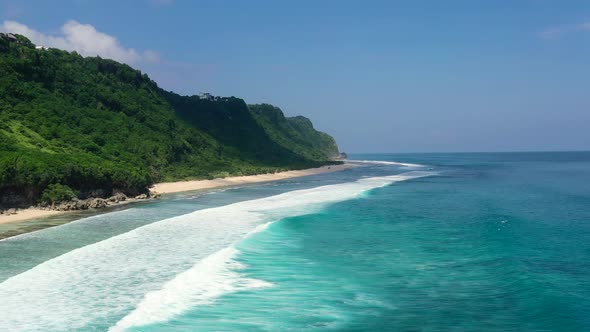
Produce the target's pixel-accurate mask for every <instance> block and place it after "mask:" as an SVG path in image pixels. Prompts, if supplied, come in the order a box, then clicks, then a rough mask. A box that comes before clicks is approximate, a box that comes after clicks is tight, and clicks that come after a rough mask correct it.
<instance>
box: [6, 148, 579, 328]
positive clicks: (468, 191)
mask: <svg viewBox="0 0 590 332" xmlns="http://www.w3.org/2000/svg"><path fill="white" fill-rule="evenodd" d="M349 157H350V159H353V160H356V162H355V163H356V164H357V165H358V167H356V168H353V169H349V170H346V171H342V172H336V173H330V174H322V175H317V176H309V177H305V178H295V179H289V180H284V181H279V182H272V183H267V184H257V185H251V186H245V187H241V188H234V189H225V190H212V191H205V192H192V193H190V192H189V193H183V194H176V195H171V196H168V197H166V198H164V199H161V200H158V201H152V202H149V203H146V204H140V205H136V206H132V207H130V208H127V209H124V210H119V211H113V212H109V213H105V214H99V215H95V216H89V217H84V218H82V219H79V220H76V221H74V222H71V223H67V224H63V225H59V226H56V227H52V228H46V229H42V230H38V231H35V232H32V233H27V234H23V235H19V236H16V237H12V238H8V239H5V240H0V331H146V332H148V331H590V152H545V153H540V152H539V153H460V154H457V153H455V154H370V155H369V154H364V155H361V154H359V155H350V156H349Z"/></svg>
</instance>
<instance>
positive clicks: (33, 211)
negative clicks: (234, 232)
mask: <svg viewBox="0 0 590 332" xmlns="http://www.w3.org/2000/svg"><path fill="white" fill-rule="evenodd" d="M353 167H355V166H354V165H351V164H346V163H345V164H342V165H328V166H322V167H318V168H308V169H303V170H293V171H285V172H279V173H266V174H257V175H246V176H232V177H227V178H218V179H213V180H189V181H177V182H162V183H156V184H154V185H153V186H151V187H150V188H149V190H150V192H151V193H152V194H172V193H179V192H184V191H197V190H204V189H215V188H223V187H233V186H240V185H246V184H253V183H264V182H271V181H278V180H283V179H290V178H296V177H302V176H309V175H317V174H325V173H332V172H338V171H343V170H346V169H350V168H353ZM134 201H139V200H134V199H130V200H128V201H125V202H121V203H122V204H121V203H120V204H116V205H110V206H119V205H126V204H128V203H132V202H134ZM141 201H144V200H141ZM93 210H94V211H100V210H102V209H93ZM76 211H77V210H73V211H56V210H44V209H41V208H36V207H30V208H27V209H19V210H17V212H16V214H0V224H17V223H20V222H26V221H30V220H36V219H44V218H48V217H53V216H56V215H62V214H67V213H71V212H76ZM87 211H92V210H87Z"/></svg>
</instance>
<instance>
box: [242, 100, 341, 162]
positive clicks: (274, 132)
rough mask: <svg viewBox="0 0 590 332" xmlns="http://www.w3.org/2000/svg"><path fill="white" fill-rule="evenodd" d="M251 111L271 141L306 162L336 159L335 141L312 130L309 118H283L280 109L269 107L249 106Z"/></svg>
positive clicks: (336, 148)
mask: <svg viewBox="0 0 590 332" xmlns="http://www.w3.org/2000/svg"><path fill="white" fill-rule="evenodd" d="M250 110H251V111H252V113H253V114H254V117H255V118H256V119H257V121H258V122H259V123H260V124H261V125H262V127H263V128H264V130H265V131H266V133H267V134H268V136H269V137H271V138H272V140H274V141H275V142H277V143H279V144H280V145H281V146H282V147H284V148H285V149H287V150H289V151H291V152H293V153H295V154H297V155H298V156H300V157H302V158H305V159H309V160H326V159H333V158H337V157H338V155H339V152H338V146H337V145H336V141H334V139H333V138H332V137H331V136H330V135H328V134H326V133H323V132H320V131H317V130H315V129H314V128H313V124H312V123H311V121H310V120H309V119H308V118H306V117H304V116H296V117H291V118H288V117H285V115H284V114H283V111H281V109H280V108H278V107H275V106H273V105H269V104H260V105H250Z"/></svg>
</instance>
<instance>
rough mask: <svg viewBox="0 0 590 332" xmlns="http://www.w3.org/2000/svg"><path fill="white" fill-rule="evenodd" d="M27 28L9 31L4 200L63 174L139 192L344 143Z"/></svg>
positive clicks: (1, 126)
mask: <svg viewBox="0 0 590 332" xmlns="http://www.w3.org/2000/svg"><path fill="white" fill-rule="evenodd" d="M18 38H19V40H18V42H7V41H6V40H0V73H2V75H0V205H1V204H5V205H6V204H13V202H11V201H13V200H21V201H23V202H26V203H31V202H34V201H36V200H37V199H39V198H40V197H41V195H42V193H43V191H45V192H46V193H47V194H48V195H49V194H52V195H58V193H59V195H61V194H62V193H64V192H65V193H66V195H69V194H70V193H69V191H67V190H63V189H64V187H56V186H55V185H54V184H61V185H65V186H68V187H69V188H71V189H72V192H74V191H75V192H84V191H89V190H93V189H97V188H100V189H104V190H105V191H106V192H110V191H112V190H113V189H118V190H121V191H123V192H126V193H129V194H134V193H140V192H143V191H145V190H146V188H147V187H148V186H149V185H150V184H152V183H153V182H155V181H162V180H166V181H169V180H177V179H186V178H211V177H215V176H219V175H226V174H229V175H235V174H244V175H246V174H255V173H261V172H272V171H277V170H283V169H292V168H305V167H311V166H317V165H321V164H325V163H329V162H330V159H331V158H332V157H333V156H334V155H335V153H337V148H336V145H335V143H334V141H333V139H332V138H331V137H330V136H328V135H326V134H324V133H320V132H317V131H315V130H314V129H313V127H312V126H311V123H310V122H309V121H308V120H307V119H305V120H303V119H304V118H302V119H299V120H298V118H289V119H286V118H284V116H283V115H282V112H280V110H278V112H279V113H280V116H279V118H281V117H282V119H280V121H278V122H273V121H270V120H269V117H268V116H266V115H265V113H264V112H262V111H260V108H261V107H272V106H269V105H255V106H251V107H248V106H247V105H246V104H245V103H244V101H243V100H241V99H239V98H233V97H232V98H217V99H216V100H203V99H199V98H198V97H197V96H190V97H189V96H179V95H177V94H174V93H171V92H166V91H164V90H162V89H160V88H159V87H158V86H157V84H156V83H155V82H153V81H152V80H150V79H149V77H148V76H147V75H145V74H142V73H141V72H140V71H137V70H135V69H133V68H131V67H129V66H127V65H124V64H120V63H117V62H115V61H112V60H105V59H101V58H99V57H89V58H84V57H82V56H80V55H78V54H77V53H75V52H72V53H68V52H65V51H61V50H57V49H48V50H36V49H35V48H34V45H33V44H31V43H30V42H29V41H28V40H27V39H26V38H24V37H23V36H18ZM284 121H287V125H286V124H285V123H284ZM52 185H53V186H52ZM50 186H51V187H50ZM48 188H49V190H46V189H48ZM52 190H53V191H52Z"/></svg>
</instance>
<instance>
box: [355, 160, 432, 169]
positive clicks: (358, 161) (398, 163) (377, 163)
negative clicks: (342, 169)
mask: <svg viewBox="0 0 590 332" xmlns="http://www.w3.org/2000/svg"><path fill="white" fill-rule="evenodd" d="M346 162H349V163H351V164H372V165H395V166H405V167H412V168H422V167H426V166H425V165H421V164H410V163H400V162H397V161H383V160H354V159H352V160H351V159H348V160H346Z"/></svg>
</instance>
